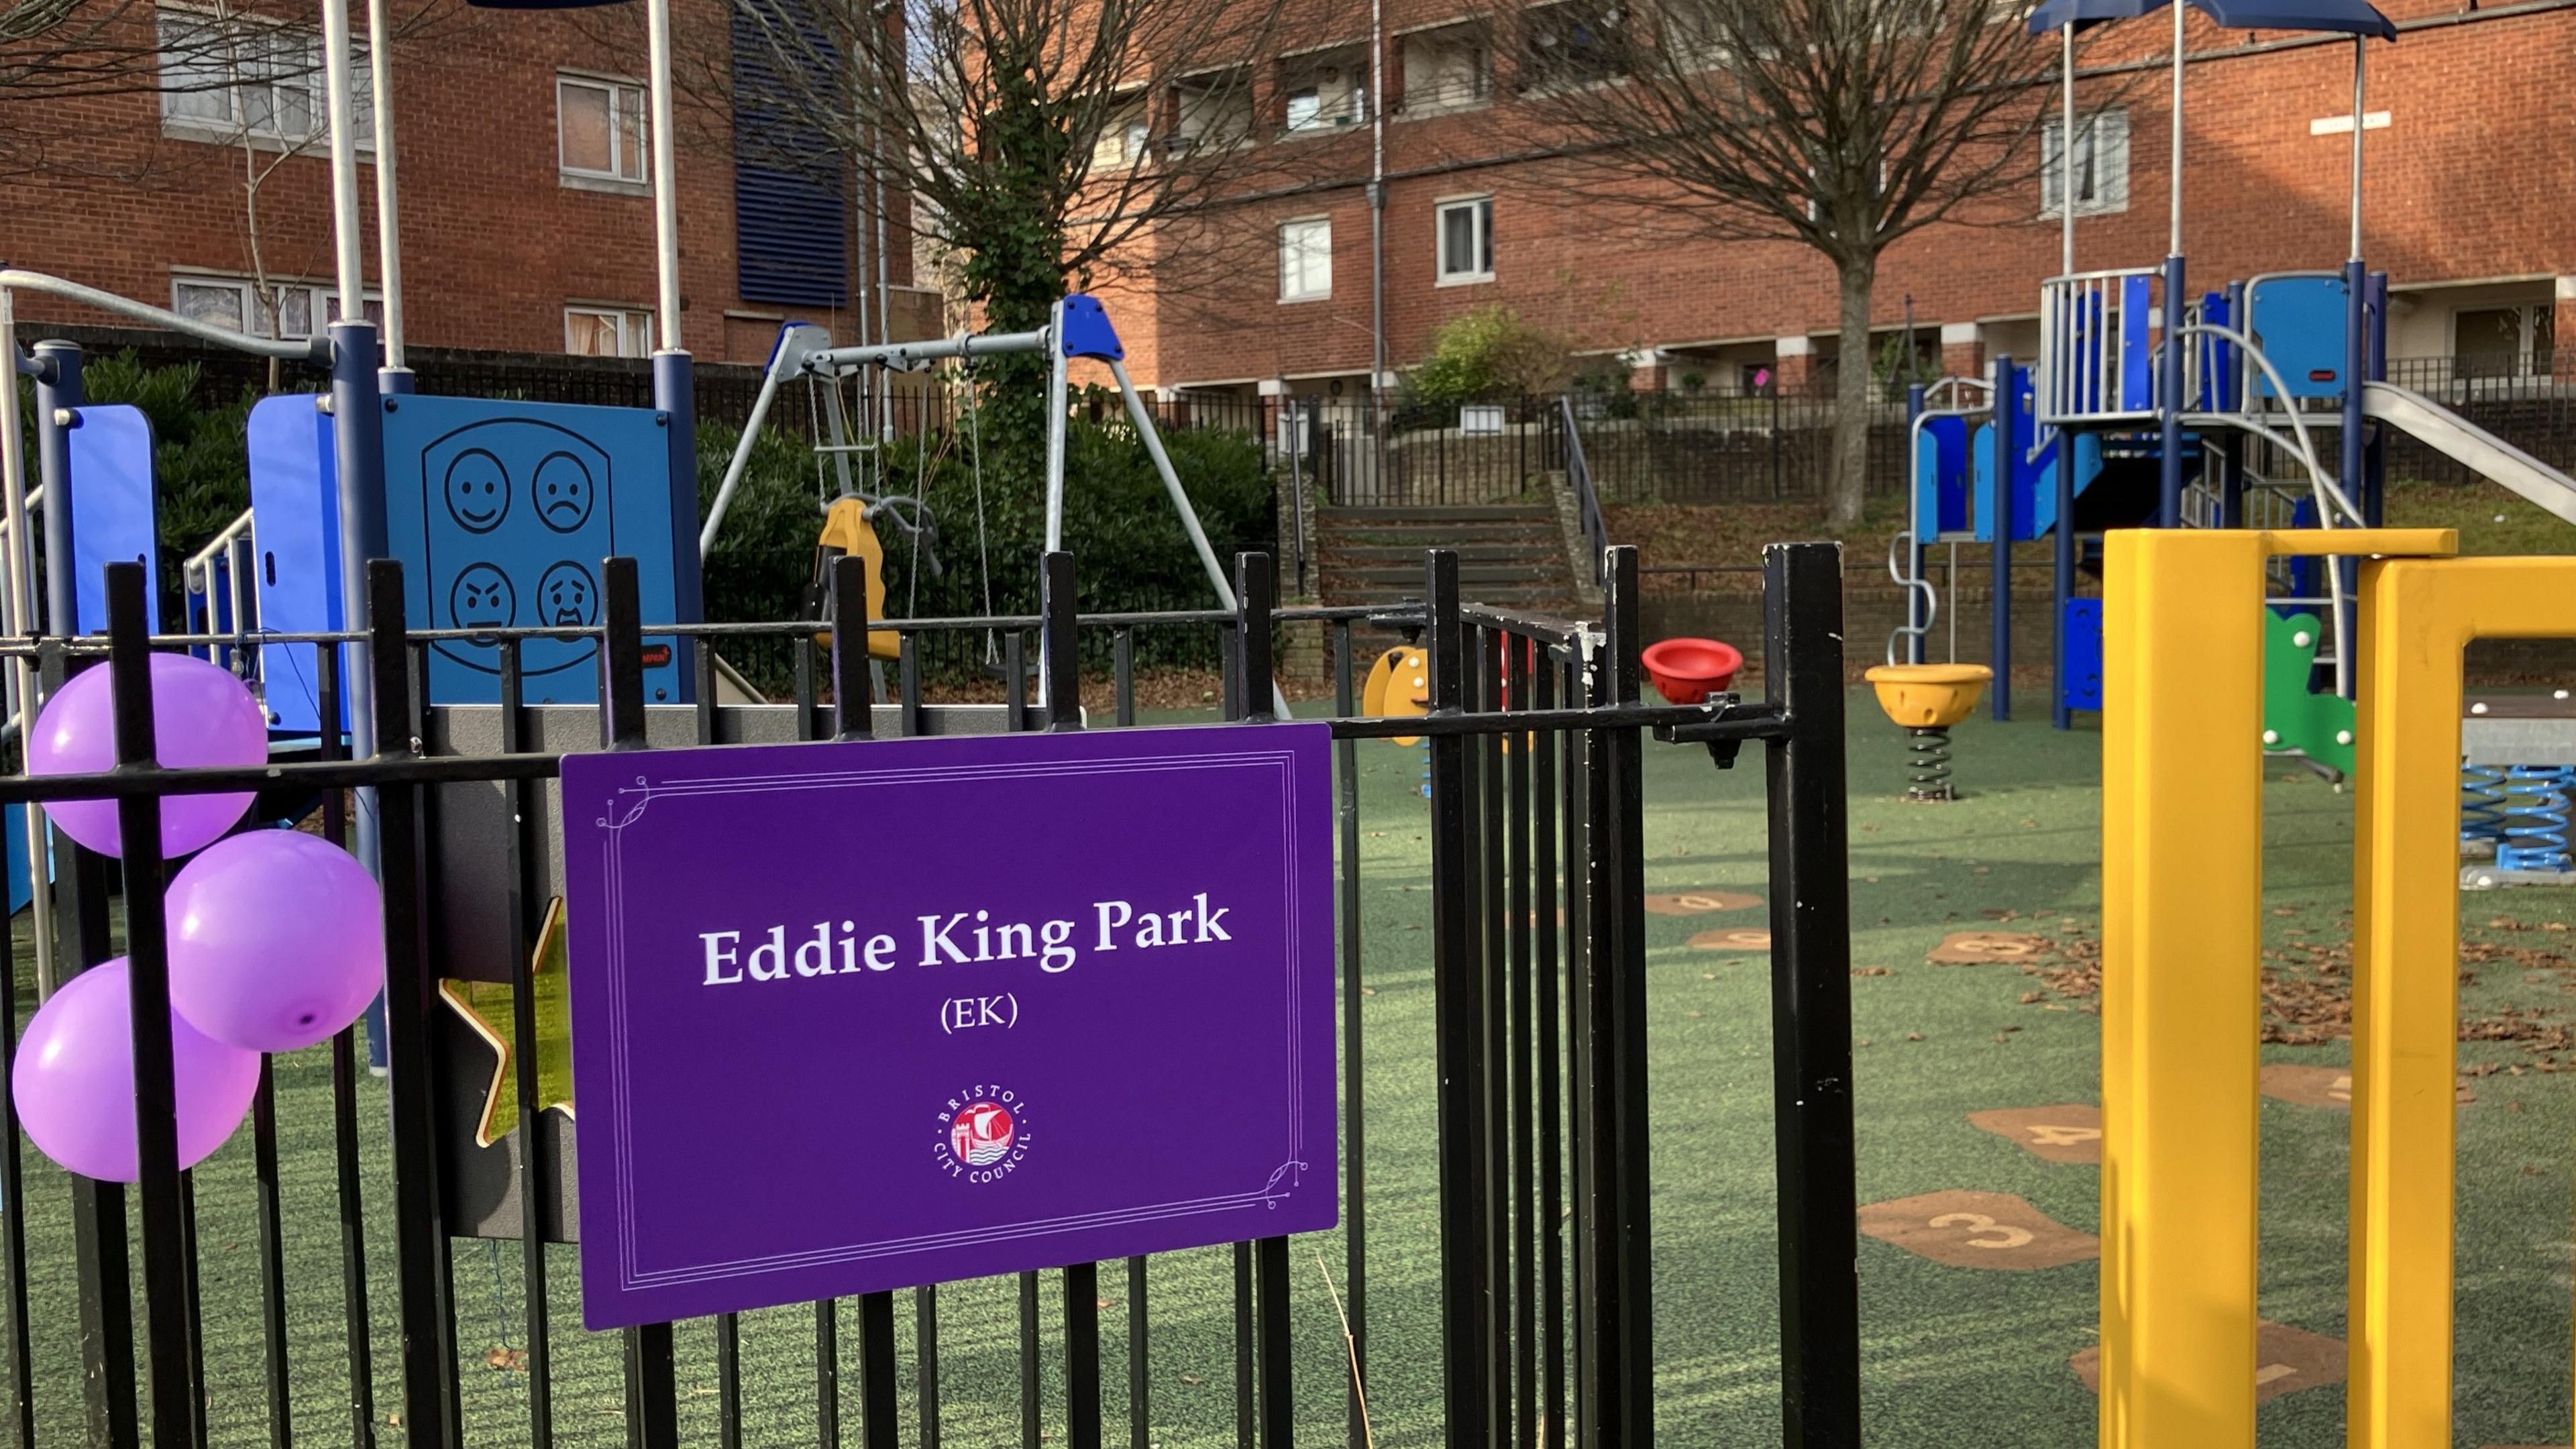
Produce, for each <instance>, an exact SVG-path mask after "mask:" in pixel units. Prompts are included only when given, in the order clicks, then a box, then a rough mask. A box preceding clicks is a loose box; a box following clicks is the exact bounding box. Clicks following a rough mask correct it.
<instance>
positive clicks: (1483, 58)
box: [1387, 20, 1494, 120]
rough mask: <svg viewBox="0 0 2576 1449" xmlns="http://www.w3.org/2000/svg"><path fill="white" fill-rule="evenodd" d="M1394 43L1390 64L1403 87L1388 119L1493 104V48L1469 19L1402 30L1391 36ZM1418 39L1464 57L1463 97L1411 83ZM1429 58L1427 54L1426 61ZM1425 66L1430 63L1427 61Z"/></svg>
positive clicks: (1451, 112)
mask: <svg viewBox="0 0 2576 1449" xmlns="http://www.w3.org/2000/svg"><path fill="white" fill-rule="evenodd" d="M1392 38H1393V40H1394V42H1395V44H1394V46H1393V50H1394V52H1395V55H1394V60H1393V65H1394V66H1395V68H1396V75H1397V77H1398V78H1399V79H1400V80H1401V81H1402V83H1403V87H1404V89H1403V90H1402V91H1401V92H1400V93H1399V94H1398V97H1397V100H1396V104H1395V105H1394V106H1392V107H1390V108H1389V110H1388V113H1387V115H1388V119H1390V120H1401V119H1416V120H1419V119H1427V118H1429V117H1432V116H1449V115H1456V114H1458V113H1459V112H1461V111H1481V110H1485V109H1488V108H1489V107H1491V106H1492V105H1493V104H1494V48H1493V46H1492V45H1491V44H1490V43H1488V39H1489V38H1488V37H1486V36H1484V35H1482V34H1480V33H1479V32H1478V31H1477V30H1476V29H1475V28H1474V23H1473V22H1471V21H1457V20H1450V21H1443V22H1441V23H1439V24H1436V25H1425V26H1421V27H1419V28H1417V29H1412V30H1407V31H1403V32H1401V33H1399V34H1397V35H1395V36H1394V37H1392ZM1417 42H1419V43H1420V44H1422V45H1423V46H1426V47H1429V48H1430V49H1431V50H1432V51H1434V52H1437V51H1442V50H1455V51H1461V52H1464V53H1465V54H1466V56H1467V61H1468V67H1469V70H1470V73H1471V74H1470V80H1469V84H1468V94H1467V95H1466V96H1465V97H1463V98H1459V97H1453V96H1446V95H1442V96H1438V97H1437V98H1433V97H1432V96H1431V94H1430V92H1431V91H1432V89H1433V88H1431V87H1428V86H1425V87H1421V88H1417V87H1415V85H1414V84H1413V64H1412V56H1411V54H1410V53H1409V52H1410V51H1411V49H1412V47H1413V46H1414V45H1415V44H1416V43H1417ZM1430 59H1431V57H1429V56H1426V57H1425V60H1426V62H1428V61H1429V60H1430ZM1425 68H1426V69H1429V68H1430V67H1429V65H1428V64H1426V66H1425Z"/></svg>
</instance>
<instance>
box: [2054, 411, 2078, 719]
mask: <svg viewBox="0 0 2576 1449" xmlns="http://www.w3.org/2000/svg"><path fill="white" fill-rule="evenodd" d="M2050 472H2051V473H2052V474H2053V475H2054V477H2055V479H2056V482H2057V536H2056V538H2055V540H2054V543H2055V547H2054V548H2053V549H2052V550H2051V552H2052V555H2053V557H2052V558H2051V563H2052V564H2053V565H2054V567H2053V568H2052V569H2051V573H2052V574H2053V575H2054V579H2055V584H2054V587H2053V589H2052V590H2051V597H2052V598H2053V600H2054V608H2053V612H2052V616H2051V619H2052V633H2053V636H2054V638H2055V640H2056V646H2057V647H2056V648H2055V650H2054V651H2052V652H2053V656H2054V660H2055V668H2054V669H2053V670H2052V671H2051V673H2052V674H2053V675H2054V678H2053V679H2052V680H2051V686H2052V687H2051V688H2050V690H2049V723H2051V724H2052V725H2054V726H2056V727H2057V728H2059V729H2067V728H2069V727H2071V726H2072V725H2073V724H2074V722H2075V711H2074V709H2073V708H2072V707H2071V706H2070V705H2068V704H2067V702H2066V685H2067V667H2066V666H2067V650H2066V645H2067V608H2066V605H2067V601H2068V600H2070V599H2072V598H2074V597H2075V549H2076V539H2075V434H2073V433H2070V432H2067V431H2065V430H2064V429H2060V430H2058V434H2057V466H2056V467H2055V468H2053V469H2051V470H2050Z"/></svg>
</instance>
